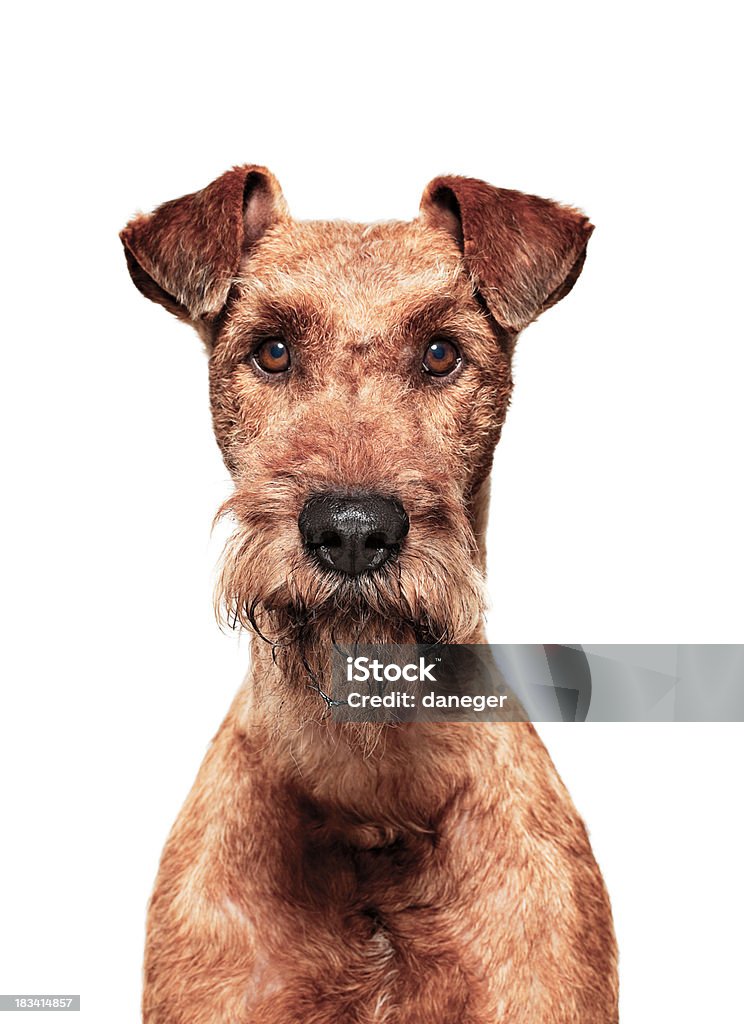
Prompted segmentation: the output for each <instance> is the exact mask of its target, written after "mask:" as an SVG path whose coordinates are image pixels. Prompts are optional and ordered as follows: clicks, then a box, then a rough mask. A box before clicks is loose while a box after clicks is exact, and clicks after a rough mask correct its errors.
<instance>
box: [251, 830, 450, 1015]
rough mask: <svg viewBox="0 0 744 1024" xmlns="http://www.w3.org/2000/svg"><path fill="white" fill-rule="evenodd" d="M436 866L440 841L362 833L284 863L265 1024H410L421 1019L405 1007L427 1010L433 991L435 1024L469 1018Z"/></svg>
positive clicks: (320, 844) (325, 837) (313, 843)
mask: <svg viewBox="0 0 744 1024" xmlns="http://www.w3.org/2000/svg"><path fill="white" fill-rule="evenodd" d="M292 860H294V863H293V864H291V863H290V862H291V861H292ZM437 860H438V852H437V847H436V837H435V836H433V835H432V834H429V835H426V834H418V835H413V834H405V833H398V834H393V833H392V832H391V831H389V830H385V829H376V828H375V827H374V826H363V827H361V826H360V827H359V828H357V829H352V830H349V829H347V830H346V831H345V835H344V838H343V840H342V839H341V838H340V837H338V836H332V835H329V834H328V833H322V832H319V833H317V834H315V835H311V836H310V837H308V838H307V839H306V841H305V843H304V844H303V846H302V848H301V849H300V850H297V851H296V854H295V856H294V858H289V861H290V862H288V863H286V864H285V868H287V869H288V868H290V867H293V868H294V870H293V871H292V874H291V880H290V879H289V878H288V881H289V892H290V893H291V900H290V901H289V902H287V903H283V906H282V907H281V908H277V910H278V911H280V912H281V915H282V920H281V922H280V921H279V920H278V919H277V920H276V922H275V926H276V927H277V928H278V930H279V932H280V933H281V939H280V941H279V943H278V944H277V945H278V946H279V948H280V950H281V952H280V955H279V957H278V958H276V957H273V958H272V963H273V964H274V968H275V974H276V981H279V984H278V985H276V984H274V985H272V989H273V990H274V992H275V994H272V996H271V997H270V999H269V1000H268V1002H269V1004H270V1005H271V1009H270V1010H269V1013H268V1015H267V1017H266V1020H274V1019H277V1020H278V1019H279V1017H278V1016H276V1017H274V1016H271V1014H272V1013H277V1012H278V1011H279V1010H281V1013H282V1014H284V1016H285V1017H286V1019H295V1018H296V1019H312V1020H313V1021H318V1024H325V1021H326V1020H327V1021H328V1022H329V1024H330V1022H331V1021H332V1022H334V1024H335V1022H337V1021H338V1020H340V1019H345V1018H343V1014H339V1007H340V1006H341V1007H344V1006H347V1007H348V1008H349V1013H350V1014H351V1013H352V1009H351V1008H352V1007H353V1015H351V1016H350V1017H349V1019H354V1020H357V1019H358V1020H364V1021H368V1022H369V1024H393V1022H395V1024H398V1022H406V1024H407V1022H408V1021H409V1020H410V1021H411V1022H413V1021H414V1020H415V1021H419V1020H420V1019H421V1018H420V1016H417V1015H415V1014H414V1016H410V1015H409V1014H408V1012H407V1009H406V1007H408V1006H410V1007H414V1006H418V1007H420V1006H421V1005H422V1000H423V1004H426V1003H428V1002H429V1000H428V999H427V997H426V993H427V992H430V995H431V1003H430V1005H431V1007H432V1010H431V1015H430V1016H429V1018H427V1019H428V1020H429V1024H440V1021H441V1024H444V1022H451V1021H452V1020H457V1019H460V1016H461V1014H462V1011H463V1010H464V1007H465V1003H466V1001H467V985H466V984H465V972H464V970H463V966H462V957H461V955H460V951H459V950H458V947H457V943H456V940H455V929H454V927H453V925H452V922H451V921H450V920H449V916H450V911H448V909H447V906H448V898H449V899H451V897H452V893H445V892H444V891H443V884H444V883H443V881H442V879H443V873H442V872H441V870H438V868H441V865H438V864H437ZM450 905H451V904H450ZM279 979H280V980H279ZM326 1008H327V1012H326ZM440 1008H441V1014H440ZM266 1009H267V1010H268V1009H269V1008H268V1006H267V1007H266ZM411 1012H413V1010H412V1011H411ZM417 1012H418V1011H417ZM259 1019H263V1018H259Z"/></svg>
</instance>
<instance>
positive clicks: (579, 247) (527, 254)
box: [421, 177, 594, 333]
mask: <svg viewBox="0 0 744 1024" xmlns="http://www.w3.org/2000/svg"><path fill="white" fill-rule="evenodd" d="M421 217H422V219H423V220H424V221H425V222H426V223H428V224H430V225H431V226H432V227H435V228H440V229H442V230H445V231H447V232H448V233H449V234H450V235H452V237H453V238H454V239H455V241H456V242H457V244H458V246H459V247H460V251H461V252H462V254H463V258H464V260H465V264H466V266H467V268H468V270H469V271H470V274H471V276H472V278H473V281H474V284H475V285H476V287H477V288H478V291H479V292H480V293H481V294H482V296H483V298H484V299H485V301H486V303H487V305H488V308H489V310H490V311H491V315H492V316H493V318H494V320H496V322H497V323H498V324H500V325H501V326H502V327H504V328H505V329H506V330H507V331H509V332H511V333H517V332H518V331H521V330H522V329H523V328H524V327H526V326H527V324H529V323H531V322H532V321H533V320H534V319H535V318H536V317H538V316H539V315H540V313H542V311H543V310H544V309H547V308H548V307H549V306H553V305H555V303H556V302H558V301H559V300H560V299H562V298H563V297H564V296H565V295H568V293H569V292H570V291H571V289H572V288H573V286H574V284H575V283H576V280H577V278H578V276H579V274H580V273H581V268H582V266H583V265H584V258H585V256H586V246H587V242H588V241H589V236H590V235H591V233H592V231H593V230H594V227H593V225H592V224H590V223H589V221H588V219H587V218H586V217H585V216H584V215H583V214H582V213H580V212H579V211H578V210H574V209H572V208H571V207H569V206H559V205H558V203H554V202H551V201H550V200H549V199H540V197H539V196H530V195H525V194H524V193H522V192H513V191H511V190H510V189H504V188H494V187H493V186H492V185H488V184H487V183H486V182H485V181H478V180H477V179H475V178H460V177H444V178H435V179H434V181H432V182H430V183H429V185H428V186H427V188H426V191H425V192H424V196H423V199H422V201H421Z"/></svg>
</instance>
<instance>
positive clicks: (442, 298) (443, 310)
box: [394, 295, 458, 335]
mask: <svg viewBox="0 0 744 1024" xmlns="http://www.w3.org/2000/svg"><path fill="white" fill-rule="evenodd" d="M457 306H458V301H457V299H455V298H453V297H452V296H450V295H438V296H435V297H434V298H430V299H427V300H426V301H425V302H422V303H421V304H420V305H419V306H417V307H416V308H415V309H413V310H411V311H410V312H408V313H406V315H405V316H404V317H403V318H402V319H401V320H400V321H399V322H398V323H396V324H395V327H394V330H395V331H396V333H398V332H399V333H400V334H402V335H406V334H423V333H426V332H431V331H435V330H437V329H443V328H444V327H445V323H444V322H445V321H446V320H447V318H448V316H450V315H451V314H452V313H453V312H454V311H455V310H456V309H457Z"/></svg>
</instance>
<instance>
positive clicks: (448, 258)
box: [122, 166, 617, 1024]
mask: <svg viewBox="0 0 744 1024" xmlns="http://www.w3.org/2000/svg"><path fill="white" fill-rule="evenodd" d="M591 231H592V227H591V225H590V224H589V222H588V221H587V219H586V218H585V217H583V216H582V215H581V214H580V213H578V212H577V211H576V210H573V209H569V208H566V207H562V206H558V205H556V204H554V203H552V202H549V201H547V200H544V199H539V198H537V197H535V196H528V195H523V194H521V193H519V192H512V191H507V190H504V189H497V188H492V187H491V186H490V185H487V184H485V183H484V182H482V181H476V180H471V179H467V178H457V177H449V178H446V177H445V178H437V179H436V180H435V181H433V182H432V183H431V184H430V185H429V187H428V188H427V189H426V191H425V193H424V197H423V202H422V205H421V213H420V216H419V218H418V219H417V220H415V221H413V222H412V223H381V224H374V225H366V226H365V225H359V224H348V223H341V222H309V223H303V222H298V221H294V220H292V219H291V218H290V217H289V215H288V213H287V210H286V207H285V204H284V200H283V198H282V194H281V192H280V189H279V186H278V184H277V182H276V180H275V179H274V178H273V176H272V175H271V174H270V173H269V172H268V171H266V170H265V169H264V168H262V167H255V166H248V167H238V168H235V169H234V170H232V171H229V172H228V173H227V174H224V175H223V176H222V177H221V178H219V179H218V180H217V181H215V182H213V183H212V184H211V185H209V186H208V187H207V188H205V189H204V190H203V191H201V192H197V193H196V194H194V195H190V196H185V197H184V198H182V199H178V200H176V201H174V202H171V203H166V204H165V205H164V206H161V207H160V208H159V209H157V210H156V211H155V212H154V213H153V214H151V215H149V216H139V217H137V218H135V219H134V220H133V221H132V222H131V223H130V224H129V225H128V226H127V228H126V229H125V230H124V231H123V232H122V239H123V242H124V246H125V249H126V256H127V261H128V264H129V270H130V273H131V275H132V278H133V280H134V282H135V284H136V285H137V287H138V288H139V289H140V291H141V292H143V293H144V294H145V295H146V296H147V297H148V298H150V299H152V300H154V301H155V302H159V303H160V304H162V305H163V306H165V307H166V308H167V309H168V310H170V311H171V312H172V313H174V314H175V315H176V316H178V317H180V318H181V319H182V320H185V321H187V322H189V323H191V324H192V325H193V326H194V327H195V328H196V329H197V331H198V332H199V334H200V335H201V337H202V338H203V340H204V342H205V344H206V346H207V348H208V351H209V364H210V381H211V401H212V409H213V415H214V426H215V431H216V435H217V440H218V443H219V445H220V448H221V449H222V453H223V455H224V458H225V462H226V464H227V466H228V468H229V470H230V472H231V474H232V476H233V478H234V481H235V493H234V496H233V497H232V498H231V499H230V500H229V501H228V502H227V505H226V506H225V509H226V510H227V511H229V512H230V513H232V514H233V515H234V517H235V519H236V521H237V532H236V533H235V535H234V539H233V541H232V542H231V543H230V545H229V546H228V549H227V551H226V554H225V559H224V565H223V570H222V576H221V587H220V594H221V601H222V605H223V607H224V608H225V609H226V610H227V613H228V615H229V616H230V617H231V620H232V622H233V623H238V622H239V623H243V624H246V625H249V626H251V627H253V628H254V630H255V631H256V634H257V635H258V636H259V637H261V638H263V640H266V641H267V642H266V643H263V642H262V641H260V640H256V641H254V644H253V652H252V668H251V672H250V675H249V677H248V679H247V680H246V682H245V685H244V686H243V688H242V689H241V690H240V692H239V694H238V696H237V698H236V700H235V702H234V704H233V707H232V709H231V710H230V713H229V714H228V716H227V719H226V720H225V722H224V724H223V726H222V727H221V729H220V731H219V733H218V734H217V736H216V738H215V740H214V742H213V744H212V746H211V748H210V750H209V753H208V754H207V757H206V758H205V761H204V764H203V766H202V768H201V771H200V773H199V777H198V779H197V781H196V784H195V786H194V788H193V790H192V792H191V794H190V796H189V798H188V800H187V802H186V805H185V807H184V809H183V811H182V813H181V815H180V817H179V819H178V821H177V823H176V825H175V827H174V829H173V832H172V834H171V836H170V839H169V841H168V843H167V846H166V848H165V851H164V854H163V858H162V862H161V866H160V873H159V876H158V880H157V884H156V887H155V892H154V894H153V897H152V901H151V905H150V911H149V922H148V940H147V952H146V966H145V993H144V1020H145V1021H146V1022H147V1024H187V1022H188V1024H249V1022H250V1024H294V1022H297V1024H300V1022H302V1024H331V1022H333V1024H336V1022H342V1024H346V1022H349V1024H352V1022H353V1024H393V1022H395V1024H496V1022H499V1024H569V1022H571V1024H611V1022H614V1021H616V1020H617V980H616V950H615V940H614V936H613V929H612V921H611V916H610V909H609V904H608V900H607V895H606V893H605V889H604V885H603V883H602V879H601V876H600V874H599V871H598V869H597V866H596V864H595V862H594V858H593V856H592V853H591V849H590V846H589V842H588V839H587V835H586V831H585V829H584V826H583V824H582V822H581V820H580V819H579V817H578V816H577V814H576V811H575V810H574V808H573V805H572V803H571V801H570V798H569V796H568V794H567V793H566V791H565V789H564V787H563V785H562V784H561V782H560V780H559V778H558V776H557V774H556V772H555V769H554V768H553V765H552V763H551V761H550V758H549V757H548V754H547V753H546V751H545V748H544V747H543V745H542V743H541V742H540V740H539V738H538V737H537V735H536V733H535V731H534V729H533V728H532V726H531V725H529V724H525V723H505V724H504V723H499V724H482V723H478V724H453V723H450V724H443V723H437V724H432V723H430V724H428V725H427V724H423V723H411V724H407V725H405V724H404V725H385V724H380V725H369V724H368V725H366V726H361V725H354V724H350V723H347V724H343V723H339V722H335V721H333V720H332V719H330V718H329V717H328V715H327V714H326V707H325V704H324V702H323V701H322V700H321V699H320V696H319V693H318V690H319V689H321V683H322V680H323V679H324V678H325V676H326V674H327V672H328V664H329V651H330V647H331V638H332V637H333V638H334V640H358V639H363V640H369V641H371V642H372V641H374V642H376V641H399V642H409V643H415V642H419V641H421V640H422V639H427V640H432V639H437V640H439V639H446V640H448V641H450V642H452V643H474V642H483V640H484V633H483V618H482V610H483V569H484V558H485V553H484V531H485V523H486V515H487V501H488V482H489V471H490V466H491V459H492V453H493V448H494V445H495V444H496V442H497V441H498V438H499V433H500V430H501V425H502V423H503V420H504V415H505V412H506V407H507V404H508V401H509V395H510V392H511V387H512V380H511V372H510V365H511V355H512V351H513V347H514V342H515V339H516V337H517V335H518V333H519V332H520V331H521V330H522V328H524V327H525V326H526V325H527V324H528V323H530V322H531V321H532V320H534V319H535V317H537V316H538V314H539V313H540V312H541V311H542V310H544V309H546V308H547V307H548V306H551V305H553V304H554V303H556V302H558V300H559V299H561V298H563V296H564V295H566V294H567V293H568V291H569V290H570V289H571V287H572V286H573V284H574V282H575V281H576V279H577V277H578V276H579V273H580V271H581V267H582V264H583V261H584V256H585V252H586V245H587V241H588V239H589V235H590V234H591Z"/></svg>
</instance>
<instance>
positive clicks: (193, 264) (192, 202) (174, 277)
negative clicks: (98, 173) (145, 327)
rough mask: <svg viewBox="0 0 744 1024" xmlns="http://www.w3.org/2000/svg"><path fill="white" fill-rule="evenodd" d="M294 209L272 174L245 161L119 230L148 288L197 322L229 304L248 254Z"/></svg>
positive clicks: (133, 270)
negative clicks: (266, 233)
mask: <svg viewBox="0 0 744 1024" xmlns="http://www.w3.org/2000/svg"><path fill="white" fill-rule="evenodd" d="M287 216H288V214H287V208H286V204H285V202H284V197H283V196H282V191H281V189H280V187H279V182H278V181H277V180H276V178H275V177H274V176H273V174H271V173H270V172H269V171H267V170H266V168H265V167H256V166H253V165H246V166H243V167H235V168H233V170H231V171H228V172H227V173H226V174H223V175H222V177H221V178H217V180H216V181H213V182H212V184H211V185H207V187H206V188H203V189H202V190H201V192H194V193H193V194H192V195H188V196H183V197H182V198H181V199H174V200H173V201H172V202H169V203H163V205H162V206H159V207H158V208H157V210H155V211H154V212H153V213H150V214H141V215H140V216H138V217H135V218H134V219H133V220H131V221H130V222H129V224H127V226H126V227H125V228H124V230H123V231H122V232H121V235H120V238H121V240H122V242H123V243H124V251H125V254H126V257H127V265H128V267H129V273H130V274H131V276H132V280H133V281H134V283H135V284H136V286H137V287H138V288H139V290H140V291H141V292H142V294H143V295H146V296H147V298H148V299H152V301H153V302H159V303H160V305H161V306H165V308H166V309H168V310H170V312H171V313H174V314H175V315H176V316H177V317H179V318H180V319H181V320H187V321H189V322H190V323H193V324H197V323H198V322H205V321H207V322H208V321H209V320H210V318H213V317H215V316H216V315H217V314H218V313H219V312H220V311H221V310H222V308H223V306H224V305H225V302H226V300H227V296H228V293H229V291H230V286H231V285H232V283H233V281H234V279H235V276H236V274H237V272H238V269H239V267H240V263H241V260H242V257H243V254H244V253H245V252H246V251H247V250H249V249H250V247H251V246H252V245H253V244H254V243H255V242H256V241H258V239H259V238H260V237H261V236H262V235H263V233H264V232H265V231H266V230H267V228H269V227H271V225H272V224H274V223H276V222H277V221H279V220H282V219H285V218H286V217H287Z"/></svg>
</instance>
